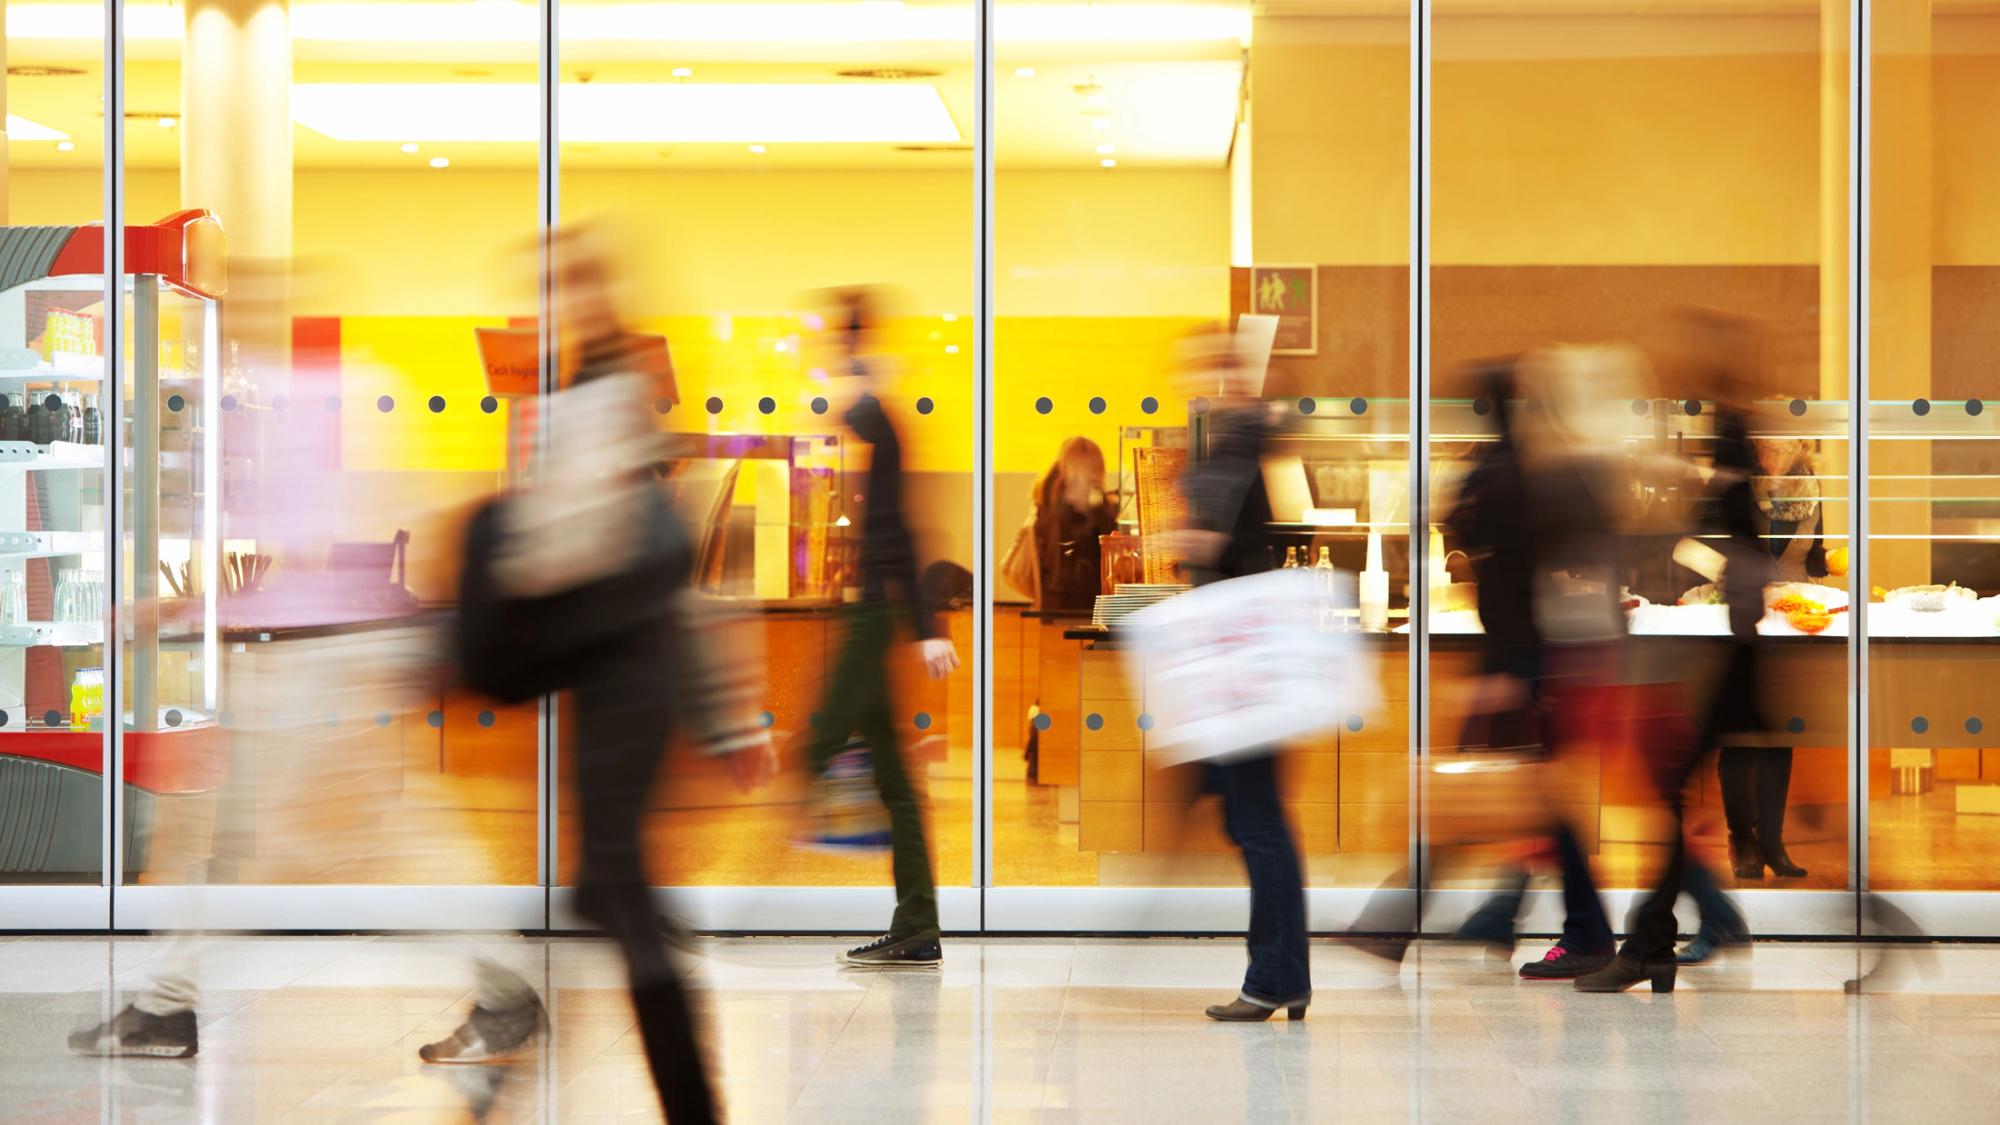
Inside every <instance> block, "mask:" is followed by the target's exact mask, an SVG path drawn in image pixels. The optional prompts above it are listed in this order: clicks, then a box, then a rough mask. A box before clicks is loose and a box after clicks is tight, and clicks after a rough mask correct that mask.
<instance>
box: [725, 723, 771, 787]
mask: <svg viewBox="0 0 2000 1125" xmlns="http://www.w3.org/2000/svg"><path fill="white" fill-rule="evenodd" d="M729 773H730V776H732V777H734V778H735V779H736V788H738V789H739V790H742V791H743V792H745V793H749V792H752V791H754V790H757V789H761V788H763V787H764V786H766V785H769V784H770V783H771V779H772V778H773V777H776V776H777V774H778V751H777V749H776V748H775V747H773V746H772V745H771V739H770V738H769V737H768V736H766V737H765V738H763V739H760V740H759V741H758V743H757V745H755V746H745V747H744V748H743V749H741V750H738V751H736V752H735V753H733V754H731V755H729Z"/></svg>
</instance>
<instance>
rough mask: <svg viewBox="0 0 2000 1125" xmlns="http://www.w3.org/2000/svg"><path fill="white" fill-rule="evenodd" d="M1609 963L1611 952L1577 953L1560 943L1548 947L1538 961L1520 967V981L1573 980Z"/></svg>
mask: <svg viewBox="0 0 2000 1125" xmlns="http://www.w3.org/2000/svg"><path fill="white" fill-rule="evenodd" d="M1610 963H1611V951H1610V950H1608V949H1607V950H1605V951H1603V952H1601V953H1578V952H1577V951H1576V950H1574V949H1571V948H1569V947H1568V946H1566V945H1564V944H1563V943H1561V942H1557V943H1556V944H1554V945H1552V946H1550V947H1549V951H1548V952H1547V953H1545V954H1543V955H1542V959H1541V960H1539V961H1530V962H1528V963H1527V964H1525V965H1523V966H1521V979H1522V980H1575V979H1576V978H1578V977H1580V976H1583V975H1585V974H1587V973H1594V972H1596V971H1597V970H1599V969H1601V968H1603V967H1604V966H1606V965H1609V964H1610Z"/></svg>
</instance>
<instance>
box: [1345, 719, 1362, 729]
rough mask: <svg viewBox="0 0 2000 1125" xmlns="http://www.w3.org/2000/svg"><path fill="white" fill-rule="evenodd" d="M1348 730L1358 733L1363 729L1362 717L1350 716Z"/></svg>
mask: <svg viewBox="0 0 2000 1125" xmlns="http://www.w3.org/2000/svg"><path fill="white" fill-rule="evenodd" d="M1347 729H1348V730H1351V731H1358V730H1360V729H1361V716H1359V715H1349V716H1348V717H1347Z"/></svg>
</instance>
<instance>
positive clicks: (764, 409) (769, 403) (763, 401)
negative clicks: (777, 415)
mask: <svg viewBox="0 0 2000 1125" xmlns="http://www.w3.org/2000/svg"><path fill="white" fill-rule="evenodd" d="M777 409H778V400H777V399H775V398H772V397H771V396H770V395H765V396H764V397H763V398H760V399H758V400H757V413H759V414H770V413H772V412H773V411H775V410H777Z"/></svg>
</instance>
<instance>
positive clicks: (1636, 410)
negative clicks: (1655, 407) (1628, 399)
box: [1632, 398, 1650, 418]
mask: <svg viewBox="0 0 2000 1125" xmlns="http://www.w3.org/2000/svg"><path fill="white" fill-rule="evenodd" d="M1648 409H1650V408H1649V407H1648V406H1647V404H1646V400H1645V399H1643V398H1635V399H1633V400H1632V413H1633V414H1635V415H1637V416H1639V417H1641V418H1644V417H1645V416H1646V411H1647V410H1648Z"/></svg>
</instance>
